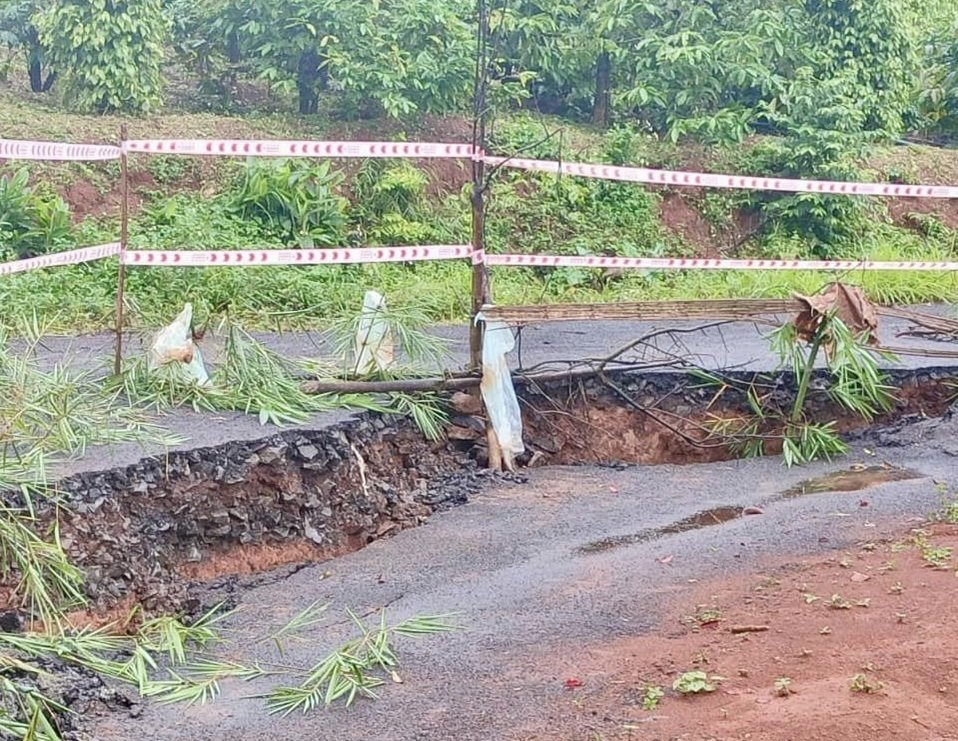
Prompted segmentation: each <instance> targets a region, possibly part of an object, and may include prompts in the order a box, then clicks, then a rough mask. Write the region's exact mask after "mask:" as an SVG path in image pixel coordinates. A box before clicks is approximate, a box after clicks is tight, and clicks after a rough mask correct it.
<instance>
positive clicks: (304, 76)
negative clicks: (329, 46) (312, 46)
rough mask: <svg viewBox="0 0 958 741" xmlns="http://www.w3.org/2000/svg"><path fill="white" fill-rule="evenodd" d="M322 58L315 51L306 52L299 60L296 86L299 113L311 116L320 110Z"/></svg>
mask: <svg viewBox="0 0 958 741" xmlns="http://www.w3.org/2000/svg"><path fill="white" fill-rule="evenodd" d="M319 64H320V58H319V55H318V54H317V53H316V52H315V51H312V50H310V51H305V52H303V54H302V56H300V58H299V68H298V70H297V73H296V86H297V88H298V90H299V112H300V113H301V114H303V115H304V116H305V115H309V114H311V113H316V111H317V110H318V108H319V94H318V91H317V83H318V82H319V71H320V69H319Z"/></svg>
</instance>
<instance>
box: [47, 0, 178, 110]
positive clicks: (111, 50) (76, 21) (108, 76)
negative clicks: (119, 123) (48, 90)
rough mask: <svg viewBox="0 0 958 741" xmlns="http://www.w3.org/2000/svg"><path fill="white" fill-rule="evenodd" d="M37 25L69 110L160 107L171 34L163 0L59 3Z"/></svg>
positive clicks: (69, 0) (71, 0)
mask: <svg viewBox="0 0 958 741" xmlns="http://www.w3.org/2000/svg"><path fill="white" fill-rule="evenodd" d="M35 22H36V24H37V27H38V29H39V31H40V40H41V42H42V43H43V46H44V48H45V49H46V56H47V58H48V59H49V62H50V64H51V66H52V67H53V69H54V70H55V71H56V72H57V73H58V74H59V75H61V77H62V78H63V82H64V83H65V85H66V90H65V94H66V97H67V100H68V101H69V102H70V103H71V105H73V106H75V107H76V108H78V109H79V110H82V111H87V112H91V113H106V112H108V111H123V112H129V113H145V112H148V111H150V110H152V109H153V108H155V107H156V105H157V103H158V102H159V100H160V98H161V94H162V88H161V76H160V68H161V65H162V63H163V46H164V44H165V42H166V38H167V31H168V27H167V18H166V15H165V14H164V12H163V4H162V0H56V1H55V2H53V3H52V4H51V5H50V6H49V7H47V8H46V9H44V10H43V11H42V12H40V13H39V14H38V15H37V16H36V18H35Z"/></svg>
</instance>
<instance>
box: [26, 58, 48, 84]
mask: <svg viewBox="0 0 958 741" xmlns="http://www.w3.org/2000/svg"><path fill="white" fill-rule="evenodd" d="M28 67H29V72H30V90H31V91H32V92H34V93H42V92H43V90H44V88H43V68H42V67H41V66H40V60H39V59H35V58H34V57H33V56H32V55H31V57H30V62H29V65H28Z"/></svg>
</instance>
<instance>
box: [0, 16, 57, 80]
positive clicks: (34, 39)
mask: <svg viewBox="0 0 958 741" xmlns="http://www.w3.org/2000/svg"><path fill="white" fill-rule="evenodd" d="M40 6H41V3H40V2H39V0H5V2H0V44H2V45H4V46H6V47H8V48H10V49H19V50H20V51H21V52H22V53H23V55H24V58H25V61H26V64H27V74H28V75H29V78H30V90H31V92H34V93H42V92H46V91H47V90H49V89H50V87H51V86H52V85H53V82H54V80H55V75H53V74H51V73H50V72H49V71H47V72H46V73H44V70H45V66H46V64H45V55H44V51H43V46H42V45H41V44H40V34H39V32H38V31H37V27H36V25H35V24H34V22H33V17H34V16H35V15H36V13H37V11H38V10H39V8H40ZM0 71H2V63H0Z"/></svg>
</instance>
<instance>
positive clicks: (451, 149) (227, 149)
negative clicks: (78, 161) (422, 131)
mask: <svg viewBox="0 0 958 741" xmlns="http://www.w3.org/2000/svg"><path fill="white" fill-rule="evenodd" d="M123 149H124V151H127V152H144V153H150V154H193V155H227V156H236V157H333V158H336V157H412V158H433V157H458V158H471V157H472V156H473V152H474V151H475V150H474V149H473V148H472V146H471V145H469V144H443V143H437V142H350V141H271V140H252V141H245V140H239V139H136V140H131V141H127V142H123Z"/></svg>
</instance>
